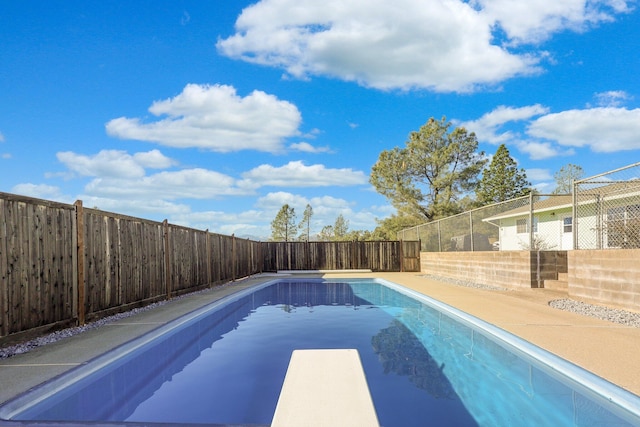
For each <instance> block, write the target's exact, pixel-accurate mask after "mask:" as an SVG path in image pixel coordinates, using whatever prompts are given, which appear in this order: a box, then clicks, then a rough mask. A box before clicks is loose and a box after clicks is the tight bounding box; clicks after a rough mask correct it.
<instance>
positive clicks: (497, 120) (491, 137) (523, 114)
mask: <svg viewBox="0 0 640 427" xmlns="http://www.w3.org/2000/svg"><path fill="white" fill-rule="evenodd" d="M548 112H549V108H547V107H545V106H542V105H540V104H535V105H528V106H525V107H509V106H505V105H500V106H498V107H496V108H495V109H493V110H492V111H490V112H488V113H486V114H484V115H483V116H482V117H480V118H479V119H476V120H470V121H467V122H461V123H460V124H459V126H462V127H464V128H465V129H467V131H469V132H475V134H476V136H477V137H478V140H479V141H481V142H489V143H491V144H496V145H498V144H507V143H508V142H513V141H514V140H519V139H520V138H521V136H520V135H519V134H518V133H514V132H513V131H509V130H507V131H502V126H504V125H506V124H508V123H512V122H522V121H528V120H529V119H531V118H532V117H536V116H540V115H542V114H546V113H548Z"/></svg>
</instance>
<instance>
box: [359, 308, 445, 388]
mask: <svg viewBox="0 0 640 427" xmlns="http://www.w3.org/2000/svg"><path fill="white" fill-rule="evenodd" d="M371 345H372V346H373V349H374V351H375V353H376V354H377V355H378V358H379V360H380V363H381V365H382V368H383V370H384V373H385V374H386V373H389V372H394V373H396V374H398V375H403V376H406V377H408V378H409V381H411V382H412V383H413V384H415V385H416V387H418V388H420V389H422V390H425V391H426V392H427V393H429V394H430V395H431V396H433V397H434V398H436V399H454V398H456V393H455V391H454V390H453V387H451V383H450V382H449V380H448V379H447V377H446V375H444V373H443V369H444V364H441V365H439V364H438V362H436V361H435V360H434V359H433V358H432V357H431V355H430V354H429V352H428V351H427V350H426V349H425V348H424V346H423V345H422V343H421V342H420V340H418V338H417V337H416V336H415V335H414V334H413V333H412V332H411V331H410V330H409V329H407V327H406V326H404V325H403V324H402V323H401V322H399V321H398V320H397V319H394V320H392V321H391V324H390V325H389V326H388V327H387V328H384V329H382V330H380V332H378V333H377V334H376V335H375V336H374V337H373V338H371Z"/></svg>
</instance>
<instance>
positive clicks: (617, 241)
mask: <svg viewBox="0 0 640 427" xmlns="http://www.w3.org/2000/svg"><path fill="white" fill-rule="evenodd" d="M606 228H607V246H609V247H613V248H620V247H631V248H637V247H639V246H640V205H630V206H618V207H615V208H611V209H607V224H606Z"/></svg>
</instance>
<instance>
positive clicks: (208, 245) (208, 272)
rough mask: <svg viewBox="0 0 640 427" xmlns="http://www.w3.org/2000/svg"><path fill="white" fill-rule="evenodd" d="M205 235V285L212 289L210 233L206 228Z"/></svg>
mask: <svg viewBox="0 0 640 427" xmlns="http://www.w3.org/2000/svg"><path fill="white" fill-rule="evenodd" d="M205 233H207V234H206V238H205V244H206V245H207V250H206V254H207V255H206V256H205V258H206V263H207V283H208V287H209V288H210V287H212V286H213V283H212V280H211V261H212V259H211V233H209V229H208V228H207V229H206V231H205Z"/></svg>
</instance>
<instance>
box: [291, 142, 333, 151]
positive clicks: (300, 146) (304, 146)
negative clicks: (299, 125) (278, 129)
mask: <svg viewBox="0 0 640 427" xmlns="http://www.w3.org/2000/svg"><path fill="white" fill-rule="evenodd" d="M289 148H290V149H292V150H295V151H302V152H303V153H330V152H331V149H330V148H329V147H314V146H313V145H311V144H309V143H308V142H298V143H294V144H291V145H289Z"/></svg>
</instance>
